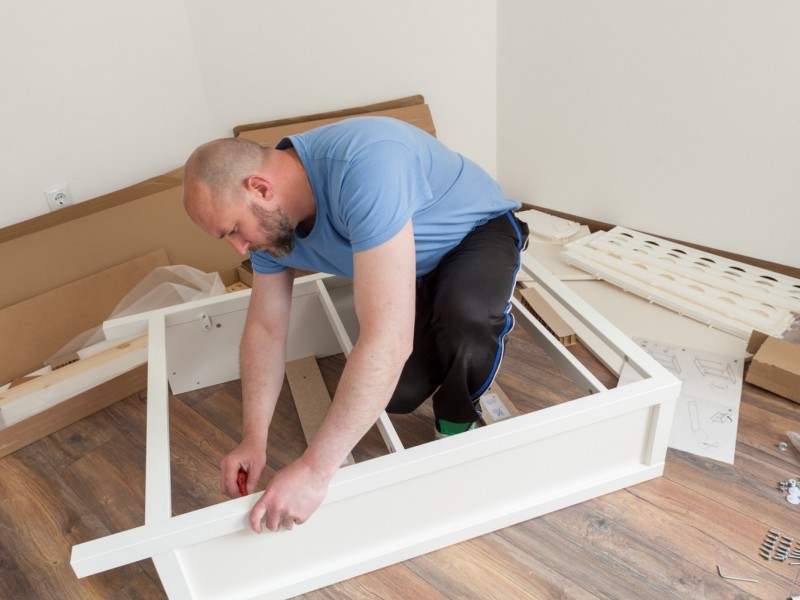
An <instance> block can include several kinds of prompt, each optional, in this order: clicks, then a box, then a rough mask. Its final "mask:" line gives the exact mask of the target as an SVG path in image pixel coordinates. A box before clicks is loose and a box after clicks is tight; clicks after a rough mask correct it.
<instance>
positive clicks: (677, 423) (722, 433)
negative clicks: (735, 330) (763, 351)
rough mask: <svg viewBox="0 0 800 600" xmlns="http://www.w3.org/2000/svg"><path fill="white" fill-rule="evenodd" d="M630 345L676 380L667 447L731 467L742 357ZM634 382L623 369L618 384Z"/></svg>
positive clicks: (644, 342) (656, 345) (631, 374)
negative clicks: (678, 382)
mask: <svg viewBox="0 0 800 600" xmlns="http://www.w3.org/2000/svg"><path fill="white" fill-rule="evenodd" d="M633 340H634V341H635V342H636V343H637V344H638V345H639V346H641V347H642V348H644V350H646V351H647V353H648V354H650V356H652V357H653V358H654V359H656V361H658V362H659V363H660V364H661V365H662V366H663V367H664V368H665V369H667V370H668V371H669V372H670V373H672V374H673V375H675V377H677V378H678V379H680V380H681V383H682V385H681V393H680V396H679V397H678V401H677V404H676V406H675V418H674V420H673V423H672V432H671V433H670V438H669V447H670V448H675V449H677V450H684V451H686V452H691V453H692V454H697V455H698V456H704V457H706V458H711V459H714V460H719V461H722V462H725V463H728V464H733V458H734V455H735V453H736V432H737V429H738V426H739V405H740V402H741V397H742V373H743V369H744V357H737V356H726V355H723V354H716V353H713V352H707V351H705V350H697V349H694V348H687V347H684V346H678V345H674V344H668V343H664V342H659V341H656V340H649V339H644V338H639V337H635V338H633ZM638 378H639V377H638V375H637V374H636V373H635V372H633V369H631V368H629V367H628V365H627V363H626V364H625V366H623V369H622V372H621V373H620V384H623V383H626V382H630V381H634V380H636V379H638Z"/></svg>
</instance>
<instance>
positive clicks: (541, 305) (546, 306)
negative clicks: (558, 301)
mask: <svg viewBox="0 0 800 600" xmlns="http://www.w3.org/2000/svg"><path fill="white" fill-rule="evenodd" d="M520 296H522V304H523V305H524V306H525V308H527V309H528V310H530V311H531V313H533V316H534V317H536V318H537V319H539V322H540V323H541V324H542V325H544V326H545V327H546V328H547V330H548V331H549V332H550V333H552V334H553V335H554V336H555V337H556V339H557V340H558V341H559V342H561V343H562V344H563V345H564V346H571V345H572V344H574V343H575V342H577V341H578V337H577V336H576V335H575V330H574V329H572V327H570V325H569V323H567V322H566V321H565V320H564V319H562V318H561V316H560V315H559V314H558V313H557V312H556V311H555V309H553V307H552V306H550V303H549V302H548V301H547V300H546V299H545V298H544V296H542V295H541V294H540V293H539V292H537V291H536V289H534V288H523V289H521V290H520Z"/></svg>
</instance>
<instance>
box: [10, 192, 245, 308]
mask: <svg viewBox="0 0 800 600" xmlns="http://www.w3.org/2000/svg"><path fill="white" fill-rule="evenodd" d="M89 202H93V201H91V200H90V201H89ZM75 206H79V205H75ZM158 248H164V249H165V250H166V252H167V256H168V257H169V261H170V263H171V264H174V265H181V264H185V265H189V266H192V267H195V268H197V269H200V270H202V271H206V272H210V273H213V272H215V271H219V270H222V269H226V268H229V267H231V266H234V265H236V264H238V263H239V262H240V261H241V257H240V256H239V255H238V254H236V252H235V251H234V250H233V248H231V247H230V244H228V243H227V242H225V241H223V240H218V239H215V238H213V237H211V236H209V235H207V234H205V233H204V232H203V231H202V230H201V229H200V228H199V227H197V226H196V225H195V224H194V223H193V222H192V221H191V219H189V217H188V216H187V215H186V213H185V212H184V210H183V203H182V199H181V185H180V180H173V186H172V187H168V188H166V189H163V188H162V189H159V191H157V192H156V193H153V194H146V195H144V196H141V197H139V198H136V199H134V200H132V201H130V202H123V203H120V204H116V205H113V206H110V207H108V208H105V209H103V210H100V211H96V212H90V213H88V214H85V215H82V216H80V217H78V218H75V219H71V220H68V221H65V222H63V223H59V224H58V225H56V226H53V227H47V228H44V229H36V230H31V231H30V232H29V233H24V234H23V235H21V236H19V237H13V238H10V239H7V240H6V241H5V242H3V243H1V244H0V274H2V277H3V280H4V281H13V282H14V285H6V286H2V287H0V307H4V306H8V305H10V304H13V303H15V302H20V301H22V300H26V299H28V298H31V297H33V296H35V295H37V294H41V293H42V292H45V291H47V290H50V289H53V288H54V287H58V286H60V285H64V284H66V283H69V282H71V281H75V280H76V279H80V278H82V277H86V276H88V275H91V274H93V273H97V272H98V271H102V270H103V269H108V268H111V267H113V266H115V265H118V264H120V263H123V262H125V261H128V260H131V259H134V258H136V257H137V256H141V255H142V254H145V253H147V252H150V251H152V250H156V249H158Z"/></svg>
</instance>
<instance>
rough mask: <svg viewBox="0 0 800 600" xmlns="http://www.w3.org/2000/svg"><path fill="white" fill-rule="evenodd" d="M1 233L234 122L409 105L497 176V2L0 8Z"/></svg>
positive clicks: (160, 162) (115, 185)
mask: <svg viewBox="0 0 800 600" xmlns="http://www.w3.org/2000/svg"><path fill="white" fill-rule="evenodd" d="M0 11H2V14H0V73H2V79H0V107H2V110H0V132H2V134H1V135H0V140H1V141H0V181H2V182H3V188H2V191H3V193H2V195H0V227H3V226H6V225H11V224H14V223H17V222H20V221H23V220H26V219H28V218H31V217H35V216H37V215H40V214H43V213H45V212H47V210H48V209H47V205H46V202H45V199H44V195H43V190H44V189H45V188H46V187H49V186H50V185H52V184H56V183H60V182H67V183H69V185H70V187H71V189H72V192H73V195H74V196H75V200H76V201H77V202H80V201H83V200H88V199H90V198H93V197H96V196H98V195H101V194H104V193H107V192H110V191H113V190H116V189H119V188H121V187H124V186H126V185H130V184H132V183H135V182H138V181H141V180H143V179H145V178H148V177H152V176H155V175H158V174H161V173H163V172H166V171H168V170H171V169H173V168H175V167H177V166H179V165H181V164H182V163H183V161H184V160H185V158H186V156H187V155H188V153H189V152H190V151H191V150H192V149H193V148H194V147H195V146H196V145H197V144H198V143H200V142H202V141H204V140H207V139H210V138H213V137H221V136H226V135H231V128H232V127H233V126H234V125H237V124H240V123H247V122H252V121H262V120H267V119H274V118H280V117H287V116H295V115H302V114H308V113H315V112H321V111H326V110H335V109H339V108H346V107H349V106H354V105H362V104H369V103H372V102H378V101H383V100H390V99H393V98H397V97H402V96H408V95H412V94H423V95H424V96H425V98H426V100H427V101H428V102H429V103H430V105H431V109H432V112H433V117H434V119H435V122H436V125H437V130H438V133H439V136H440V137H441V138H442V139H444V140H445V141H446V142H448V143H449V144H450V145H451V146H453V147H454V148H456V149H458V150H459V151H461V152H463V153H464V154H467V155H469V156H471V157H472V158H473V159H475V160H476V161H478V162H479V163H481V164H482V165H483V166H484V167H485V168H487V169H488V170H489V171H491V172H495V170H496V162H495V161H496V146H495V142H496V135H495V132H496V113H497V105H496V90H497V84H496V77H495V76H496V47H497V39H496V31H497V27H496V3H495V0H472V1H470V2H468V3H464V2H461V1H459V0H437V1H436V2H428V1H427V0H403V1H396V0H391V1H390V0H339V1H337V2H330V1H328V0H300V1H297V2H280V1H277V0H236V1H234V2H224V3H221V2H218V1H216V0H192V1H191V2H184V1H183V0H142V1H140V2H106V1H104V0H76V1H75V2H60V1H59V0H37V2H29V3H25V2H16V3H14V7H13V10H12V9H11V8H4V9H0Z"/></svg>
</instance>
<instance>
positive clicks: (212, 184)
mask: <svg viewBox="0 0 800 600" xmlns="http://www.w3.org/2000/svg"><path fill="white" fill-rule="evenodd" d="M184 206H185V208H186V211H187V212H188V214H189V216H190V217H191V218H192V220H194V222H195V223H197V225H199V226H200V227H201V228H202V229H203V230H205V231H206V232H207V233H209V234H210V235H213V236H215V237H218V238H221V239H226V240H228V242H230V243H231V244H232V245H233V247H234V248H235V249H236V250H237V251H238V252H239V253H241V254H242V255H245V254H246V253H247V252H248V251H249V252H250V258H251V260H252V263H253V268H254V271H255V274H254V277H253V290H252V296H251V300H250V305H249V309H248V314H247V321H246V324H245V331H244V335H243V337H242V342H241V348H240V364H241V377H242V396H243V427H242V441H241V444H240V445H239V446H238V447H237V448H236V449H235V450H234V451H233V452H231V453H230V454H229V455H228V456H227V457H225V459H223V461H222V463H221V476H220V487H221V490H222V491H223V492H224V493H226V494H228V495H229V496H231V497H236V496H239V494H240V493H239V491H238V488H237V484H236V477H237V474H238V472H239V470H240V469H243V470H245V471H247V473H248V479H247V491H248V493H252V492H253V491H255V485H256V482H257V481H258V478H259V477H260V475H261V471H262V470H263V468H264V465H265V464H266V451H267V447H268V446H267V435H268V429H269V424H270V422H271V420H272V416H273V412H274V409H275V404H276V402H277V398H278V394H279V392H280V389H281V386H282V383H283V376H284V366H285V362H286V361H285V346H286V338H287V332H288V325H289V311H290V307H291V291H292V279H293V268H304V269H309V270H315V271H322V272H326V273H334V274H340V275H346V276H350V277H353V290H354V297H355V309H356V316H357V317H358V322H359V329H360V333H359V336H358V340H357V341H356V343H355V346H354V348H353V350H352V352H351V354H350V356H349V357H348V360H347V363H346V365H345V368H344V371H343V373H342V376H341V380H340V381H339V385H338V388H337V390H336V394H335V397H334V399H333V402H332V404H331V408H330V410H329V412H328V415H327V416H326V418H325V420H324V422H323V423H322V426H321V427H320V429H319V431H318V433H317V435H316V436H315V438H314V439H313V440H312V442H311V443H310V444H309V446H308V448H307V450H306V451H305V453H304V454H303V455H302V456H301V457H300V458H298V459H297V460H296V461H294V462H293V463H291V464H289V465H288V466H286V467H285V468H283V469H281V470H280V471H278V472H277V473H276V474H275V475H274V477H273V478H272V479H271V480H270V482H269V483H268V485H267V487H266V490H265V491H264V494H263V495H262V496H261V498H260V499H259V500H258V502H257V503H256V504H255V506H254V507H253V510H252V511H251V514H250V524H251V527H252V528H253V529H254V530H255V531H261V522H262V520H264V519H265V521H266V526H267V528H268V529H270V530H273V531H274V530H277V529H278V528H279V527H281V526H283V527H285V528H287V529H291V528H292V526H293V525H294V524H295V523H298V524H300V523H303V522H304V521H305V520H306V519H308V517H309V516H310V515H311V514H312V513H313V512H314V511H315V510H316V509H317V507H318V506H319V505H320V503H321V502H322V500H323V499H324V497H325V493H326V491H327V489H328V484H329V482H330V480H331V478H332V477H333V475H334V473H335V472H336V470H337V469H338V468H339V466H340V465H341V464H342V461H343V460H344V458H345V457H346V456H347V454H348V453H349V452H350V450H351V449H352V448H353V446H355V444H356V443H357V442H358V441H359V440H360V439H361V437H362V436H363V435H364V434H365V433H366V432H367V430H368V429H369V428H370V427H371V426H372V425H373V424H374V423H375V421H376V420H377V419H378V417H379V415H380V413H381V411H383V410H384V409H386V410H388V411H390V412H410V411H412V410H414V409H415V408H417V407H418V406H419V405H420V404H421V403H422V402H424V401H425V399H426V398H428V397H429V396H430V395H431V394H433V409H434V416H435V419H436V423H435V429H436V433H437V435H452V434H454V433H459V432H463V431H466V430H469V429H472V428H473V427H474V426H475V422H476V421H477V419H478V418H479V417H480V412H479V405H478V399H479V397H480V395H481V394H482V393H483V392H484V391H485V390H486V388H487V387H488V386H489V385H490V383H491V381H492V379H493V378H494V376H495V374H496V372H497V369H498V367H499V363H500V359H501V358H502V352H503V347H504V344H505V337H506V335H507V334H508V332H509V331H510V330H511V327H512V326H513V318H512V316H511V315H510V313H509V309H510V304H509V301H510V297H511V294H512V291H513V286H514V281H515V277H516V272H517V270H518V267H519V253H520V250H521V249H522V247H523V245H524V243H525V242H526V240H527V228H526V227H525V226H524V225H523V224H521V223H520V222H519V221H517V220H516V218H514V216H513V215H512V214H511V212H510V211H512V210H514V209H516V208H518V207H519V203H516V202H512V201H510V200H507V199H506V198H505V197H504V196H503V194H502V191H501V190H500V187H499V186H498V185H497V183H496V182H495V181H494V180H492V179H491V178H490V177H489V176H488V175H487V174H486V173H485V172H484V171H483V170H482V169H480V168H479V167H478V166H477V165H476V164H474V163H472V162H470V161H469V160H467V159H465V158H463V157H462V156H460V155H459V154H457V153H455V152H453V151H451V150H449V149H448V148H446V147H445V146H444V145H443V144H441V143H440V142H439V141H437V140H436V139H435V138H434V137H432V136H430V135H428V134H427V133H425V132H423V131H422V130H420V129H418V128H416V127H413V126H411V125H409V124H407V123H404V122H402V121H398V120H394V119H387V118H376V117H360V118H353V119H348V120H345V121H341V122H338V123H334V124H331V125H328V126H325V127H321V128H318V129H315V130H312V131H309V132H306V133H303V134H298V135H292V136H289V137H288V138H285V139H283V140H282V141H281V142H280V143H279V144H278V145H277V147H276V148H274V149H273V148H261V147H260V146H259V145H258V144H255V143H253V142H249V141H246V140H242V139H223V140H216V141H214V142H209V143H208V144H204V145H203V146H200V147H199V148H198V149H197V150H195V151H194V153H193V154H192V155H191V156H190V157H189V160H188V161H187V163H186V169H185V175H184Z"/></svg>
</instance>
